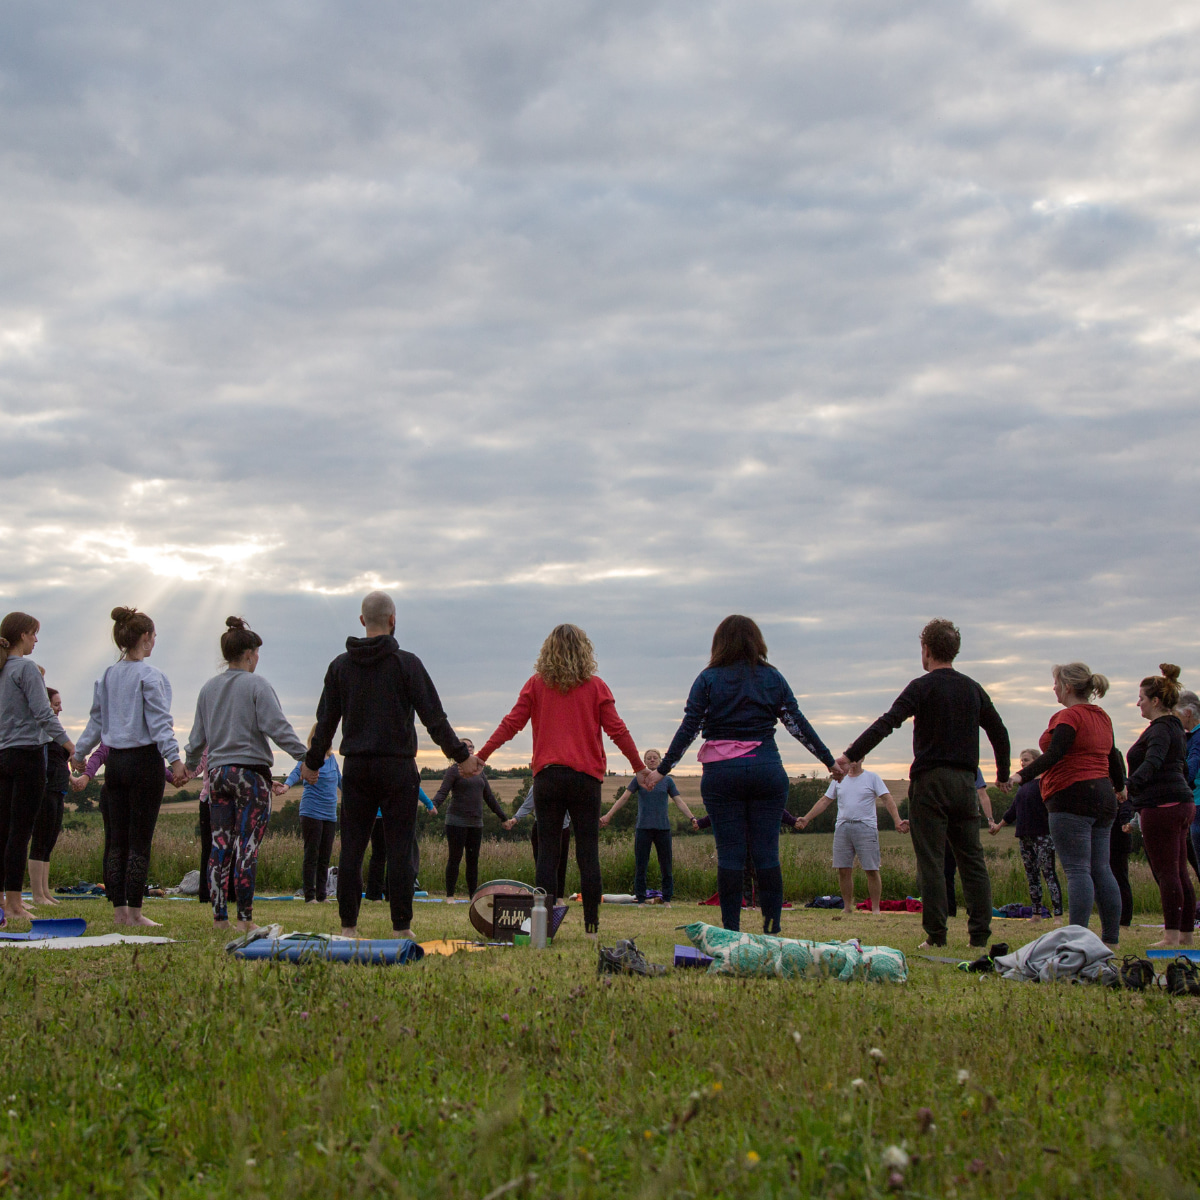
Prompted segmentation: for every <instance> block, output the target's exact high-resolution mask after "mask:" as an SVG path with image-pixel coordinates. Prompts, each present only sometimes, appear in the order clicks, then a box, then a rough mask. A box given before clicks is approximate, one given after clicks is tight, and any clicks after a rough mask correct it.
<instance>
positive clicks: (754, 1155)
mask: <svg viewBox="0 0 1200 1200" xmlns="http://www.w3.org/2000/svg"><path fill="white" fill-rule="evenodd" d="M760 1161H761V1159H760V1158H759V1155H758V1151H757V1150H747V1151H746V1166H748V1167H750V1168H751V1169H752V1170H753V1168H755V1167H757V1166H758V1164H759V1162H760Z"/></svg>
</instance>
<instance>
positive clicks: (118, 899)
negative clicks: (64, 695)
mask: <svg viewBox="0 0 1200 1200" xmlns="http://www.w3.org/2000/svg"><path fill="white" fill-rule="evenodd" d="M111 616H112V621H113V641H114V642H115V643H116V645H117V649H118V650H120V652H121V657H120V658H119V659H117V661H116V662H115V663H113V665H112V666H111V667H109V668H108V669H107V670H106V671H105V672H104V674H103V675H102V676H101V677H100V678H99V679H98V680H96V686H95V688H94V690H93V693H92V711H91V714H90V716H89V717H88V723H87V728H86V729H84V731H83V733H82V735H81V736H80V738H79V742H78V744H77V745H76V747H75V759H74V761H75V765H76V766H77V767H78V769H79V770H81V771H82V770H83V769H84V759H85V758H86V757H87V754H88V751H90V750H92V749H93V748H94V747H95V746H97V745H98V744H99V743H100V742H101V741H103V742H104V744H105V745H106V746H107V747H108V748H109V751H108V759H107V761H106V763H105V766H104V780H105V787H106V789H107V791H108V823H109V841H108V849H107V851H106V853H105V855H104V890H105V892H106V894H107V895H108V899H109V902H110V903H111V904H112V906H113V920H114V921H115V922H116V924H118V925H157V924H158V922H157V921H151V920H150V919H149V917H145V916H143V915H142V897H143V895H144V894H145V891H146V876H147V875H148V874H149V871H150V846H151V844H152V843H153V841H154V826H155V825H156V824H157V822H158V810H159V809H160V808H161V807H162V798H163V791H164V789H165V783H166V781H165V780H164V778H163V760H164V759H165V760H166V761H167V762H169V763H170V764H171V782H172V783H173V784H175V786H176V787H179V786H180V785H181V784H183V783H186V782H187V771H186V770H185V769H184V766H183V763H182V762H180V760H179V743H178V742H177V741H176V740H175V726H174V722H173V721H172V719H171V684H170V683H169V682H168V680H167V677H166V676H165V675H164V674H163V673H162V672H161V671H160V670H158V668H157V667H152V666H151V665H150V664H149V663H148V662H147V661H146V659H148V658H149V657H150V655H151V654H152V653H153V652H154V643H155V640H156V636H157V635H156V633H155V629H154V622H153V621H152V620H151V619H150V618H149V617H148V616H147V615H146V614H145V613H143V612H138V610H137V609H136V608H114V609H113V610H112V614H111Z"/></svg>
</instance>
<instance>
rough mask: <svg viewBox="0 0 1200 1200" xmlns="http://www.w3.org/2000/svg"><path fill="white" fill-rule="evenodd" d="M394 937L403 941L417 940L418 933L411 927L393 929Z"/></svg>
mask: <svg viewBox="0 0 1200 1200" xmlns="http://www.w3.org/2000/svg"><path fill="white" fill-rule="evenodd" d="M392 937H394V938H396V939H397V940H398V941H401V942H415V941H416V940H417V938H416V935H415V934H414V933H413V931H412V930H411V929H393V930H392Z"/></svg>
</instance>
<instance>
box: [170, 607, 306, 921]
mask: <svg viewBox="0 0 1200 1200" xmlns="http://www.w3.org/2000/svg"><path fill="white" fill-rule="evenodd" d="M262 644H263V640H262V638H261V637H259V636H258V634H257V633H255V632H254V631H253V630H252V629H251V628H250V627H249V625H247V624H246V622H245V621H243V620H242V618H241V617H229V618H227V619H226V621H225V632H224V633H223V634H222V635H221V657H222V658H224V659H225V662H226V664H227V667H226V669H225V670H224V671H222V672H221V674H219V675H216V676H214V677H213V678H212V679H210V680H209V681H208V682H207V683H206V684H205V685H204V686H203V687H202V688H201V689H200V695H199V696H198V697H197V698H196V719H195V722H194V723H193V725H192V733H191V736H190V737H189V738H188V744H187V765H188V768H189V770H195V768H196V767H198V766H199V765H200V760H201V758H202V757H203V756H204V752H205V750H207V751H208V786H209V791H208V809H209V819H210V820H211V822H212V856H211V858H210V859H209V867H208V870H209V882H208V890H209V894H210V895H211V897H212V906H213V926H214V928H216V929H227V928H228V927H229V912H228V908H227V905H226V889H227V888H228V885H229V874H230V871H231V870H232V872H233V875H234V880H235V885H236V891H237V924H238V928H239V929H242V930H245V931H247V932H249V931H250V930H253V929H256V928H258V927H257V926H256V925H255V924H254V879H255V875H256V873H257V870H258V847H259V845H260V843H261V842H262V839H263V836H264V835H265V834H266V832H267V822H268V821H269V820H270V818H271V796H272V795H273V794H274V795H281V794H282V793H283V792H285V791H287V788H286V786H285V785H284V784H282V783H275V782H274V781H273V780H272V778H271V767H272V763H273V761H274V758H275V756H274V754H273V753H272V751H271V747H270V744H269V742H268V739H270V741H273V742H274V743H275V744H276V745H277V746H279V747H280V749H282V750H284V751H285V752H286V753H288V754H290V755H291V756H292V757H293V758H294V759H295V760H296V761H297V762H302V761H303V760H304V756H305V754H306V753H307V752H308V747H307V746H306V745H305V744H304V742H302V741H301V740H300V738H299V737H297V736H296V731H295V730H294V729H293V728H292V725H291V722H290V721H289V720H288V719H287V717H285V716H284V715H283V708H282V707H281V706H280V703H279V697H278V696H277V695H276V694H275V689H274V688H273V687H272V686H271V685H270V684H269V683H268V682H267V681H266V680H265V679H264V678H263V677H262V676H261V675H256V674H255V668H256V667H257V666H258V650H259V647H260V646H261V645H262Z"/></svg>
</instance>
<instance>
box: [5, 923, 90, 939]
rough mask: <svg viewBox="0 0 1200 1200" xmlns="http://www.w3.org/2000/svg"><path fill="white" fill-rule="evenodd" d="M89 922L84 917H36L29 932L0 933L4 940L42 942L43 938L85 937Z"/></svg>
mask: <svg viewBox="0 0 1200 1200" xmlns="http://www.w3.org/2000/svg"><path fill="white" fill-rule="evenodd" d="M86 932H87V922H86V921H85V920H84V919H83V918H82V917H34V919H33V921H32V928H31V929H30V930H29V932H28V933H0V941H4V942H40V941H41V940H42V939H43V938H60V937H83V935H84V934H85V933H86Z"/></svg>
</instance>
